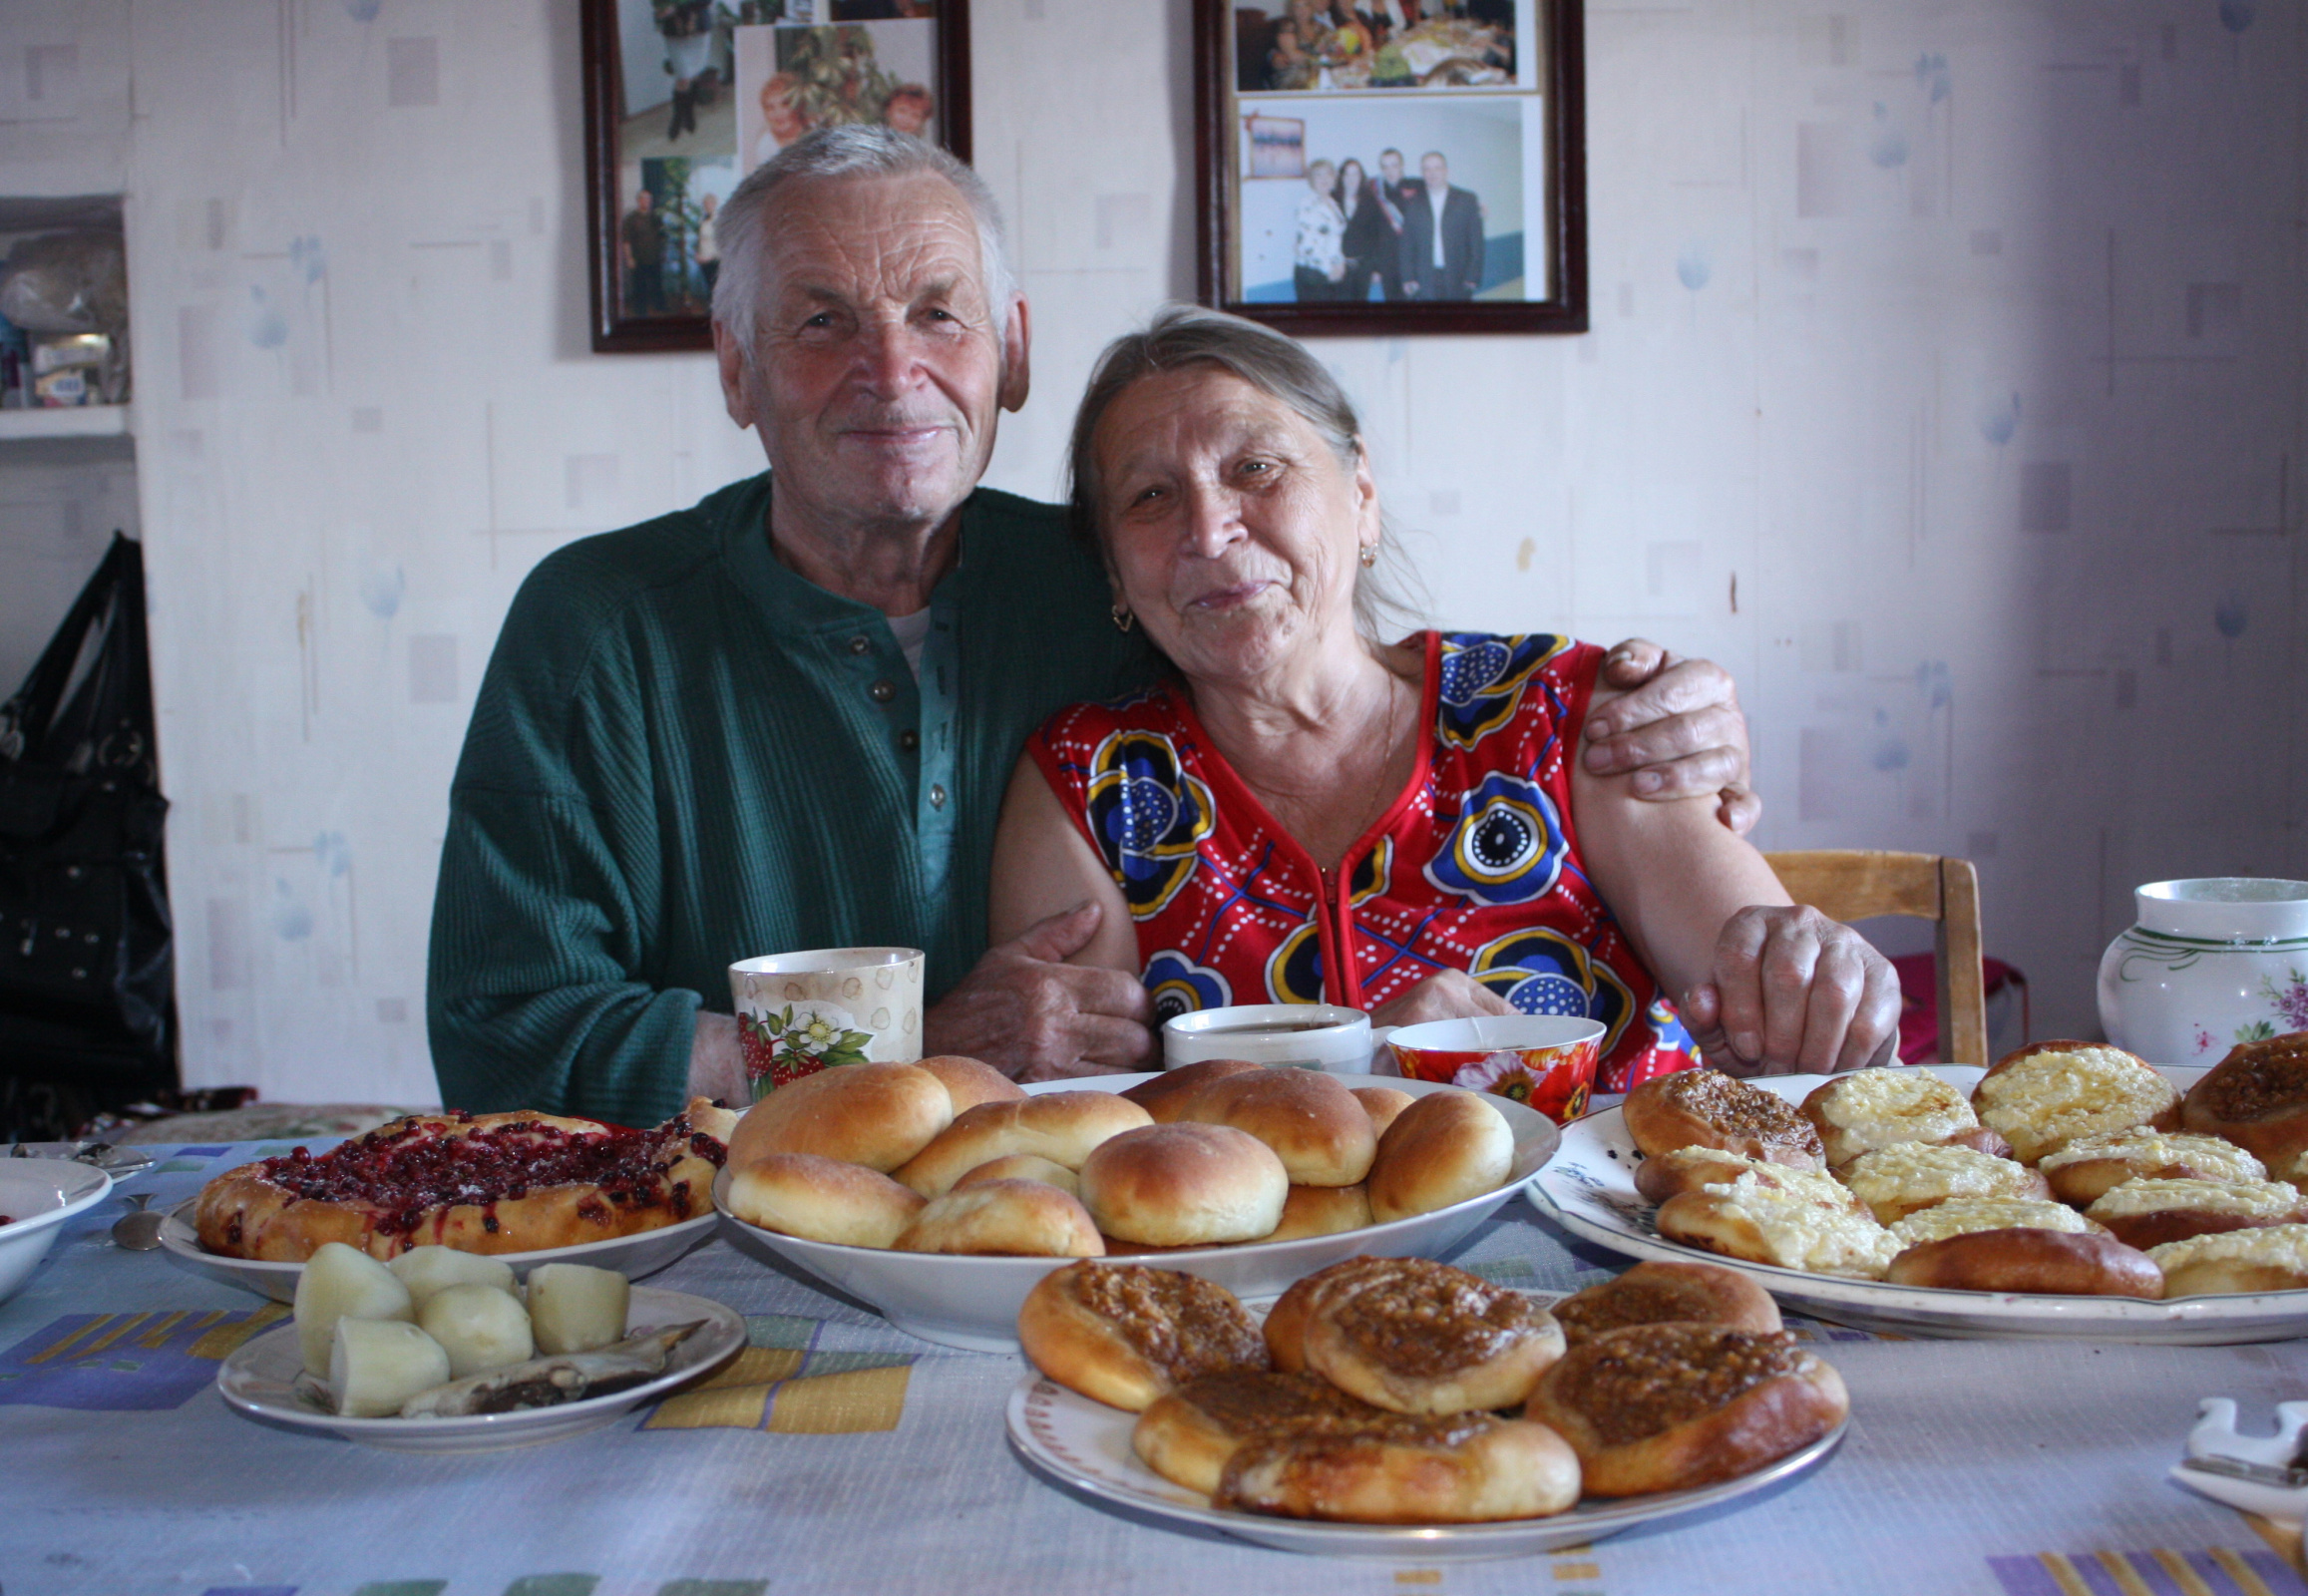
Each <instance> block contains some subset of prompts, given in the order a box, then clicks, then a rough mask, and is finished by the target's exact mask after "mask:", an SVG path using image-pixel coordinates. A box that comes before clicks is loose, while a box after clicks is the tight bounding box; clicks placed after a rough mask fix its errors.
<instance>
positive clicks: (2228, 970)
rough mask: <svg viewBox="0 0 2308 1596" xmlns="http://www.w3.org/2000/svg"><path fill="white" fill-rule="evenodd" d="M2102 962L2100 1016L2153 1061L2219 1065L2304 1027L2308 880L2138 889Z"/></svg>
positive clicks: (2119, 1041)
mask: <svg viewBox="0 0 2308 1596" xmlns="http://www.w3.org/2000/svg"><path fill="white" fill-rule="evenodd" d="M2131 896H2132V901H2133V902H2134V904H2136V905H2137V913H2138V917H2139V922H2138V924H2137V925H2134V926H2132V927H2131V928H2130V929H2129V930H2127V931H2125V932H2123V933H2122V934H2121V935H2120V936H2118V937H2117V938H2116V940H2115V941H2114V942H2112V943H2110V944H2109V945H2108V952H2107V953H2106V954H2104V955H2102V956H2101V960H2100V1023H2101V1024H2102V1026H2104V1027H2105V1028H2106V1029H2107V1032H2108V1039H2109V1040H2110V1041H2112V1042H2114V1043H2115V1044H2116V1046H2118V1047H2121V1048H2123V1049H2125V1050H2126V1051H2128V1052H2133V1053H2137V1054H2138V1055H2139V1056H2140V1057H2142V1058H2144V1059H2146V1060H2148V1061H2149V1062H2150V1063H2159V1064H2216V1063H2218V1062H2219V1061H2220V1060H2221V1059H2222V1058H2224V1057H2225V1056H2227V1051H2228V1049H2229V1048H2230V1047H2233V1046H2234V1045H2235V1044H2236V1043H2237V1042H2240V1041H2255V1040H2258V1039H2260V1038H2262V1037H2266V1036H2280V1035H2283V1034H2284V1033H2286V1032H2287V1031H2295V1030H2308V881H2272V880H2262V879H2259V878H2255V877H2250V876H2209V877H2203V878H2199V879H2197V880H2192V881H2154V882H2149V883H2148V884H2147V885H2146V886H2144V887H2141V888H2138V889H2136V890H2135V891H2134V892H2133V893H2132V895H2131Z"/></svg>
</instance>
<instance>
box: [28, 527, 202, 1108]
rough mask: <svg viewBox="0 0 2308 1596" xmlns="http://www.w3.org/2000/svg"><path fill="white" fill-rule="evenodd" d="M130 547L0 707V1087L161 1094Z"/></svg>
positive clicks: (159, 972) (160, 914) (166, 1075)
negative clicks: (39, 1085)
mask: <svg viewBox="0 0 2308 1596" xmlns="http://www.w3.org/2000/svg"><path fill="white" fill-rule="evenodd" d="M153 724H154V723H153V688H152V674H151V668H150V665H149V663H148V660H147V655H146V644H145V581H144V558H143V552H142V551H141V550H140V549H139V548H138V546H137V545H136V544H134V543H132V542H130V541H129V540H128V539H127V538H124V537H122V536H121V535H120V534H118V533H115V534H114V535H113V541H112V548H111V549H110V550H108V551H107V552H106V554H105V558H104V563H103V564H102V565H101V566H99V567H98V568H97V572H96V575H95V576H94V577H92V578H90V579H89V583H88V586H87V588H85V589H84V590H82V592H81V595H80V598H78V599H77V600H76V601H75V602H74V604H73V606H72V610H71V612H70V613H69V614H67V615H66V616H65V619H64V624H63V625H62V626H60V627H59V628H58V629H57V633H56V635H55V637H54V638H53V639H51V640H50V642H49V644H48V648H47V650H46V651H45V652H43V653H42V654H41V656H40V662H39V663H38V664H37V665H35V666H33V668H32V674H31V675H30V676H28V677H26V678H25V682H24V685H23V687H22V688H21V689H20V690H19V691H18V692H17V694H16V696H15V697H13V698H11V699H9V700H8V701H7V703H5V704H0V1077H14V1079H15V1081H17V1082H27V1081H42V1082H51V1083H56V1084H59V1085H66V1086H70V1087H73V1088H76V1089H78V1091H80V1092H84V1093H86V1094H87V1095H88V1096H90V1097H92V1098H95V1099H98V1100H102V1099H107V1098H111V1097H115V1096H123V1095H124V1094H125V1095H134V1094H135V1093H137V1092H139V1091H142V1090H151V1089H154V1088H157V1087H164V1086H173V1085H175V1084H176V1080H177V1056H176V1045H177V1037H176V998H175V985H174V979H173V974H172V968H171V957H170V954H171V931H170V922H169V897H168V878H167V876H166V875H165V874H164V872H163V865H162V839H163V822H164V820H165V818H166V817H167V815H168V812H169V803H168V800H167V799H166V798H163V797H162V796H161V790H160V780H159V773H158V769H157V767H156V765H155V762H154V747H153V742H154V737H153Z"/></svg>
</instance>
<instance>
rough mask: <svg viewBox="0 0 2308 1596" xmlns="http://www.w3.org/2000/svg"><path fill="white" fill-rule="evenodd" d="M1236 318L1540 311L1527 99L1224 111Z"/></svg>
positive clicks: (1542, 209)
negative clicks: (1493, 307)
mask: <svg viewBox="0 0 2308 1596" xmlns="http://www.w3.org/2000/svg"><path fill="white" fill-rule="evenodd" d="M1239 104H1240V108H1241V114H1240V118H1239V124H1240V129H1241V137H1240V145H1239V148H1240V152H1241V154H1240V169H1239V170H1240V178H1241V195H1242V200H1241V226H1240V230H1239V232H1238V234H1237V236H1238V237H1239V239H1240V253H1239V260H1238V263H1237V268H1236V269H1237V280H1236V284H1235V286H1234V289H1233V291H1231V292H1230V293H1229V295H1228V298H1229V299H1230V300H1233V301H1238V302H1241V303H1246V304H1253V305H1260V304H1324V303H1334V304H1335V303H1347V304H1356V303H1384V304H1395V305H1409V304H1438V303H1452V302H1458V303H1464V302H1468V301H1505V302H1519V301H1527V300H1540V299H1546V298H1548V297H1549V295H1550V292H1551V289H1550V284H1549V280H1548V279H1549V272H1548V262H1547V250H1546V248H1545V247H1544V240H1545V237H1546V216H1547V203H1546V193H1545V187H1544V185H1545V173H1546V171H1547V163H1546V160H1545V140H1546V120H1545V115H1544V111H1545V107H1544V102H1543V101H1542V100H1540V99H1539V98H1538V97H1536V96H1528V95H1516V96H1505V97H1498V96H1491V97H1467V98H1464V99H1453V100H1449V101H1445V102H1430V101H1426V100H1423V99H1399V98H1394V97H1387V98H1384V99H1370V100H1361V99H1356V100H1329V99H1301V98H1296V97H1294V98H1291V99H1287V100H1285V99H1281V98H1280V97H1265V96H1261V97H1258V98H1256V99H1253V98H1248V97H1246V98H1244V99H1243V100H1242V101H1240V102H1239Z"/></svg>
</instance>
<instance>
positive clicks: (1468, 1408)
mask: <svg viewBox="0 0 2308 1596" xmlns="http://www.w3.org/2000/svg"><path fill="white" fill-rule="evenodd" d="M1018 1336H1019V1341H1020V1344H1021V1346H1022V1348H1023V1350H1024V1353H1025V1355H1026V1357H1027V1360H1028V1361H1029V1362H1030V1363H1031V1364H1032V1365H1033V1372H1031V1373H1029V1374H1028V1375H1027V1376H1026V1377H1025V1378H1024V1379H1023V1380H1022V1381H1020V1382H1019V1384H1018V1385H1017V1386H1016V1388H1015V1389H1014V1390H1013V1391H1012V1392H1011V1394H1010V1399H1009V1404H1008V1411H1007V1420H1008V1428H1009V1436H1010V1441H1011V1444H1012V1445H1013V1446H1014V1447H1015V1448H1016V1449H1017V1451H1018V1453H1019V1455H1020V1456H1021V1457H1023V1458H1024V1459H1025V1460H1026V1461H1027V1463H1028V1464H1029V1465H1031V1466H1032V1467H1034V1468H1035V1469H1037V1470H1038V1471H1040V1472H1042V1473H1043V1474H1045V1475H1047V1476H1048V1477H1050V1478H1052V1479H1054V1480H1057V1481H1059V1482H1060V1483H1062V1484H1064V1485H1067V1486H1070V1487H1072V1488H1074V1489H1076V1490H1079V1491H1081V1492H1083V1493H1085V1494H1087V1495H1089V1496H1091V1497H1092V1498H1094V1499H1096V1500H1098V1501H1100V1502H1104V1503H1108V1504H1112V1505H1115V1506H1119V1507H1122V1508H1126V1509H1130V1510H1132V1511H1135V1512H1138V1513H1143V1514H1146V1515H1150V1516H1152V1517H1153V1518H1155V1519H1157V1520H1158V1521H1163V1522H1167V1523H1170V1524H1175V1525H1180V1526H1192V1527H1199V1528H1207V1529H1215V1530H1218V1531H1221V1532H1223V1533H1225V1534H1228V1535H1232V1536H1236V1537H1239V1538H1241V1539H1244V1540H1249V1541H1254V1542H1257V1543H1259V1544H1262V1545H1267V1546H1273V1547H1278V1548H1281V1549H1283V1550H1286V1551H1299V1552H1312V1553H1320V1554H1325V1555H1331V1556H1346V1557H1388V1558H1401V1557H1403V1556H1416V1557H1419V1558H1422V1559H1423V1558H1433V1559H1470V1558H1483V1557H1514V1556H1521V1555H1524V1554H1527V1553H1531V1552H1538V1551H1545V1550H1548V1549H1550V1548H1554V1547H1560V1546H1570V1545H1575V1544H1579V1543H1582V1542H1585V1541H1591V1540H1595V1539H1599V1538H1600V1537H1602V1536H1604V1535H1609V1534H1613V1533H1615V1532H1617V1531H1619V1530H1622V1529H1626V1528H1629V1527H1632V1526H1633V1525H1636V1524H1642V1523H1649V1522H1653V1521H1655V1520H1658V1519H1662V1518H1667V1517H1671V1516H1674V1515H1676V1514H1680V1513H1687V1512H1692V1511H1695V1510H1698V1509H1701V1508H1706V1507H1713V1506H1716V1505H1718V1504H1720V1503H1723V1502H1725V1501H1728V1500H1731V1499H1732V1498H1735V1497H1740V1496H1745V1495H1748V1494H1751V1493H1753V1492H1756V1491H1759V1490H1762V1489H1764V1488H1766V1487H1768V1486H1770V1485H1772V1484H1774V1483H1776V1482H1778V1481H1780V1480H1784V1479H1786V1478H1788V1477H1789V1476H1791V1475H1794V1474H1798V1473H1801V1472H1803V1471H1804V1470H1806V1469H1808V1468H1810V1467H1812V1466H1814V1465H1815V1464H1817V1463H1818V1462H1819V1461H1820V1460H1821V1459H1822V1458H1824V1457H1825V1456H1826V1455H1827V1453H1828V1452H1830V1451H1831V1450H1832V1449H1833V1448H1834V1446H1835V1444H1836V1442H1837V1441H1838V1440H1839V1439H1840V1437H1841V1435H1842V1433H1843V1427H1844V1423H1845V1419H1846V1416H1847V1413H1848V1407H1849V1402H1848V1397H1847V1396H1846V1394H1845V1391H1844V1388H1843V1382H1842V1380H1841V1378H1840V1377H1839V1376H1838V1375H1837V1374H1836V1372H1835V1371H1834V1369H1833V1368H1832V1367H1830V1366H1829V1365H1828V1364H1826V1363H1825V1362H1824V1361H1823V1360H1821V1359H1820V1358H1819V1357H1818V1356H1817V1355H1816V1354H1814V1353H1812V1352H1810V1351H1809V1350H1808V1349H1806V1348H1804V1347H1802V1346H1801V1345H1799V1344H1798V1343H1797V1342H1796V1341H1795V1340H1794V1338H1793V1337H1792V1336H1790V1335H1788V1334H1787V1333H1786V1332H1785V1330H1784V1329H1783V1328H1782V1327H1781V1325H1780V1322H1779V1315H1778V1310H1777V1308H1776V1307H1775V1305H1774V1304H1773V1303H1772V1301H1771V1299H1770V1296H1769V1294H1767V1293H1766V1292H1764V1291H1762V1290H1761V1289H1759V1288H1758V1287H1756V1286H1755V1285H1754V1284H1753V1283H1752V1282H1750V1281H1748V1280H1746V1279H1744V1278H1743V1277H1741V1276H1739V1275H1738V1274H1736V1273H1734V1272H1732V1271H1731V1270H1727V1269H1723V1268H1719V1267H1717V1266H1715V1265H1712V1264H1694V1263H1672V1264H1670V1263H1644V1264H1639V1265H1637V1266H1636V1267H1635V1268H1633V1269H1631V1270H1629V1271H1628V1272H1627V1273H1626V1274H1624V1275H1622V1276H1620V1277H1618V1278H1617V1279H1614V1280H1608V1281H1604V1282H1601V1283H1599V1284H1597V1285H1595V1286H1591V1287H1589V1288H1587V1289H1586V1290H1584V1291H1581V1292H1577V1293H1574V1294H1572V1295H1571V1296H1569V1297H1557V1296H1555V1295H1554V1294H1551V1293H1535V1292H1523V1291H1516V1290H1513V1289H1510V1288H1507V1287H1501V1286H1497V1285H1494V1284H1492V1283H1491V1282H1489V1281H1486V1280H1483V1279H1482V1278H1481V1277H1479V1276H1476V1275H1473V1274H1469V1273H1468V1272H1466V1271H1464V1270H1460V1269H1455V1268H1453V1267H1451V1266H1450V1265H1447V1264H1441V1263H1436V1262H1434V1261H1432V1260H1429V1259H1422V1258H1375V1257H1368V1256H1357V1257H1353V1258H1349V1259H1346V1260H1343V1261H1341V1262H1339V1263H1336V1264H1333V1265H1331V1266H1329V1267H1328V1268H1325V1269H1322V1270H1319V1271H1317V1272H1315V1273H1314V1274H1312V1275H1309V1276H1307V1277H1306V1278H1305V1279H1303V1280H1300V1281H1298V1282H1296V1283H1295V1284H1294V1285H1292V1286H1291V1288H1290V1289H1289V1290H1288V1291H1286V1292H1284V1293H1283V1294H1282V1295H1281V1296H1280V1297H1279V1298H1277V1299H1274V1300H1272V1301H1267V1300H1263V1299H1253V1300H1252V1301H1250V1302H1247V1303H1246V1302H1244V1301H1242V1300H1241V1299H1239V1298H1237V1297H1235V1296H1234V1294H1232V1293H1231V1292H1228V1291H1227V1290H1226V1289H1225V1288H1224V1287H1221V1286H1218V1285H1216V1284H1214V1283H1213V1282H1211V1281H1208V1280H1205V1279H1203V1278H1201V1277H1199V1276H1195V1275H1188V1274H1184V1273H1181V1272H1176V1271H1171V1270H1167V1269H1161V1268H1154V1267H1149V1266H1146V1265H1140V1264H1131V1263H1128V1262H1120V1261H1115V1262H1109V1261H1104V1260H1085V1261H1082V1262H1080V1263H1076V1264H1071V1265H1068V1266H1066V1267H1065V1268H1062V1269H1059V1270H1056V1271H1054V1272H1052V1273H1051V1274H1049V1275H1046V1276H1044V1277H1043V1279H1042V1280H1041V1281H1040V1282H1038V1283H1037V1284H1036V1285H1035V1287H1034V1289H1033V1290H1032V1291H1031V1292H1030V1293H1029V1294H1028V1295H1027V1297H1026V1300H1025V1303H1024V1305H1023V1306H1022V1308H1021V1309H1020V1311H1019V1319H1018Z"/></svg>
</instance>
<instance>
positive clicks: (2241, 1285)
mask: <svg viewBox="0 0 2308 1596" xmlns="http://www.w3.org/2000/svg"><path fill="white" fill-rule="evenodd" d="M2147 1256H2148V1258H2149V1259H2150V1260H2152V1261H2153V1262H2154V1264H2155V1266H2156V1268H2158V1269H2160V1270H2162V1271H2163V1294H2164V1296H2166V1297H2211V1296H2219V1295H2223V1294H2227V1293H2233V1292H2263V1291H2299V1290H2301V1289H2303V1288H2308V1225H2269V1226H2266V1227H2264V1228H2256V1229H2252V1230H2229V1231H2220V1232H2216V1233H2213V1234H2209V1235H2202V1236H2191V1237H2189V1238H2188V1239H2187V1240H2185V1241H2171V1242H2165V1243H2163V1244H2162V1245H2161V1246H2157V1247H2150V1248H2149V1249H2148V1250H2147Z"/></svg>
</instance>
